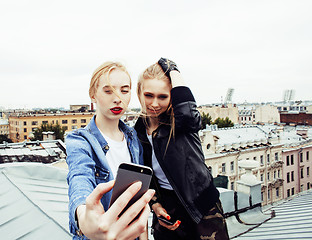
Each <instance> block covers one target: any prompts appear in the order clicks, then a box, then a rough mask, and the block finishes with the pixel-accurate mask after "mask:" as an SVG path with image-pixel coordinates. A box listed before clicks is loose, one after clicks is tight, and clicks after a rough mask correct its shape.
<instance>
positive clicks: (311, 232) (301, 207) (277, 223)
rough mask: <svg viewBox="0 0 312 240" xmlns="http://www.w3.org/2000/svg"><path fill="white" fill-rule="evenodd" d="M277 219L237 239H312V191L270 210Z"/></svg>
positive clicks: (284, 201)
mask: <svg viewBox="0 0 312 240" xmlns="http://www.w3.org/2000/svg"><path fill="white" fill-rule="evenodd" d="M268 210H270V211H272V210H274V211H275V217H274V218H272V219H270V220H269V221H267V222H265V223H263V224H262V225H260V226H259V227H257V228H254V229H252V230H251V231H249V232H247V233H245V234H243V235H241V236H239V237H237V238H235V239H253V240H254V239H259V240H260V239H285V240H286V239H312V190H308V191H306V192H302V193H300V194H298V195H296V196H294V197H293V198H290V199H288V200H282V201H281V202H279V203H278V205H275V206H273V207H271V208H270V209H268Z"/></svg>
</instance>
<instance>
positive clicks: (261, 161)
mask: <svg viewBox="0 0 312 240" xmlns="http://www.w3.org/2000/svg"><path fill="white" fill-rule="evenodd" d="M260 164H261V165H263V155H261V156H260Z"/></svg>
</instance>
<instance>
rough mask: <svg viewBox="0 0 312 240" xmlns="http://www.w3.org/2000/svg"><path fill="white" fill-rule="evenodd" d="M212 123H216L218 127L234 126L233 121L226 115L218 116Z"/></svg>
mask: <svg viewBox="0 0 312 240" xmlns="http://www.w3.org/2000/svg"><path fill="white" fill-rule="evenodd" d="M213 124H216V125H217V126H218V128H226V127H233V126H234V123H233V122H232V121H231V120H230V119H229V118H228V117H226V118H225V119H224V118H220V117H218V118H216V119H215V120H214V122H213Z"/></svg>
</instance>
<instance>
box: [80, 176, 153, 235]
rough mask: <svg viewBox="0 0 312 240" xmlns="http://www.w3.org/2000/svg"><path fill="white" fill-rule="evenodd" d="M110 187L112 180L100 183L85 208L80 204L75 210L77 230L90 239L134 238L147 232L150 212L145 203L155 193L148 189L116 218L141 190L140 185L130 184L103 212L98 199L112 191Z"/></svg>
mask: <svg viewBox="0 0 312 240" xmlns="http://www.w3.org/2000/svg"><path fill="white" fill-rule="evenodd" d="M113 185H114V181H110V182H108V183H102V184H99V185H98V186H97V187H96V188H95V189H94V191H93V192H92V193H91V194H90V195H89V196H88V197H87V199H86V205H80V206H79V207H78V208H77V219H78V224H79V227H80V230H81V231H82V233H83V234H84V235H85V236H86V237H88V238H90V239H121V240H122V239H134V238H136V237H138V236H139V235H140V234H141V233H143V232H145V231H146V222H147V218H148V215H149V212H150V208H149V206H148V202H149V201H150V199H151V198H152V196H153V195H154V191H153V190H148V191H147V192H146V193H145V194H144V195H143V196H142V197H141V198H140V199H139V200H138V201H137V202H135V203H134V204H133V205H132V206H131V207H130V208H129V209H128V210H127V211H126V212H124V213H123V215H122V216H121V217H120V218H118V215H119V214H120V212H121V211H122V210H123V209H124V207H125V206H126V205H127V204H128V202H129V201H130V200H131V198H132V197H133V196H134V195H135V194H136V193H137V192H138V191H139V190H140V188H141V185H142V183H141V182H136V183H134V184H132V185H131V186H130V187H129V188H128V189H127V190H126V191H125V192H124V193H123V194H122V195H121V196H120V197H119V198H118V199H117V200H116V201H115V202H114V204H113V205H112V206H111V207H110V208H109V209H108V210H107V212H105V211H104V208H103V206H102V204H101V198H102V196H103V195H104V194H105V193H106V192H108V191H110V190H111V189H112V187H113ZM141 210H143V211H142V213H141V215H140V217H139V218H138V219H137V220H135V221H134V222H132V223H131V224H130V225H129V223H130V222H131V221H132V220H133V218H134V217H135V216H137V214H139V213H140V211H141Z"/></svg>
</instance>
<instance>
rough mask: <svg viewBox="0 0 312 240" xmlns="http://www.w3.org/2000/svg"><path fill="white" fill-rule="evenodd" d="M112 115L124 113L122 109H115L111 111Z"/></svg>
mask: <svg viewBox="0 0 312 240" xmlns="http://www.w3.org/2000/svg"><path fill="white" fill-rule="evenodd" d="M110 110H111V112H112V113H114V114H115V115H118V114H120V113H121V112H122V110H123V109H122V108H121V107H114V108H111V109H110Z"/></svg>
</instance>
